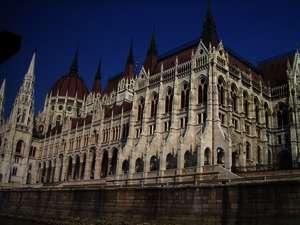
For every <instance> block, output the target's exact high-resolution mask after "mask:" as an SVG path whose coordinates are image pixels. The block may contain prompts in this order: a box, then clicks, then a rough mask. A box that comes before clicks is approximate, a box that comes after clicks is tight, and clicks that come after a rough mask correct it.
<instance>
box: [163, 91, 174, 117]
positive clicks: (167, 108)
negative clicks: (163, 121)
mask: <svg viewBox="0 0 300 225" xmlns="http://www.w3.org/2000/svg"><path fill="white" fill-rule="evenodd" d="M172 104H173V91H172V89H171V88H168V93H167V95H166V102H165V113H170V112H172Z"/></svg>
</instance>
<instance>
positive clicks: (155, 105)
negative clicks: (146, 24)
mask: <svg viewBox="0 0 300 225" xmlns="http://www.w3.org/2000/svg"><path fill="white" fill-rule="evenodd" d="M170 38H171V37H170ZM149 39H150V38H149ZM35 61H36V53H34V54H33V56H32V58H31V61H30V64H29V66H28V70H27V72H26V73H25V76H24V79H23V82H22V84H21V86H20V88H19V91H18V93H17V95H16V98H15V101H14V104H13V106H12V109H11V112H10V115H9V118H4V101H5V80H4V81H3V82H2V86H1V90H0V113H1V114H0V183H1V185H5V184H9V183H13V184H20V185H27V184H28V185H29V184H30V185H50V186H51V184H53V185H54V184H70V183H72V184H74V183H76V184H78V185H80V184H81V185H82V184H89V183H99V184H106V183H109V182H118V181H124V180H126V181H128V182H130V181H132V182H133V181H135V180H144V181H147V180H148V181H149V182H160V181H163V180H164V179H168V178H170V177H175V178H176V177H179V178H180V177H181V178H182V179H183V178H184V176H186V175H189V174H196V175H199V179H201V176H202V175H203V177H204V176H205V174H210V173H211V174H220V176H219V177H218V178H222V177H234V176H238V174H241V173H248V172H253V171H255V172H258V171H269V170H285V169H293V168H298V167H299V165H300V155H299V154H300V55H299V52H298V51H297V50H294V51H291V52H289V53H286V54H282V55H280V56H277V57H273V58H270V59H266V60H264V61H262V62H261V63H259V64H255V65H254V64H251V63H250V62H248V61H247V60H245V59H243V58H242V57H240V56H239V55H238V54H236V53H235V52H234V51H233V50H231V49H230V48H227V47H226V45H225V44H224V43H223V42H222V41H221V40H220V39H219V36H218V32H217V29H216V25H215V21H214V18H213V15H212V12H211V9H210V7H209V8H208V10H207V13H206V17H205V20H204V24H203V29H202V33H201V35H200V38H198V39H196V40H194V41H191V42H188V43H186V44H183V45H182V46H180V47H178V48H175V49H174V50H171V51H169V52H168V53H166V54H162V55H161V54H159V53H158V49H157V47H156V39H155V34H154V33H153V34H152V37H151V40H150V43H149V47H148V50H147V52H146V56H145V60H144V63H143V65H142V66H141V68H140V70H139V71H138V73H136V72H135V71H136V70H135V67H136V66H135V62H134V57H133V47H132V45H131V46H130V48H129V53H128V57H127V60H126V62H125V63H124V64H125V66H124V70H123V72H122V73H120V74H118V75H116V76H114V77H112V78H111V79H110V80H109V81H108V84H107V85H106V87H105V88H104V87H102V85H101V64H100V63H99V67H98V68H97V69H96V72H95V78H94V82H93V86H92V88H91V89H89V88H88V87H87V86H86V85H85V82H84V80H83V79H82V78H81V77H80V73H79V70H78V62H77V52H76V53H75V55H74V58H73V60H72V62H71V66H70V69H69V72H67V73H66V74H65V75H63V76H62V77H61V78H60V79H59V80H57V81H56V82H55V83H54V84H53V85H52V87H51V89H50V90H49V92H48V94H47V96H46V99H45V101H44V106H43V109H42V111H41V112H40V113H38V114H35V109H34V101H35V100H34V98H35V97H34V94H35V91H34V86H35V76H36V75H35V66H36V65H35ZM70 61H71V60H70ZM179 178H178V179H179ZM151 179H152V181H151Z"/></svg>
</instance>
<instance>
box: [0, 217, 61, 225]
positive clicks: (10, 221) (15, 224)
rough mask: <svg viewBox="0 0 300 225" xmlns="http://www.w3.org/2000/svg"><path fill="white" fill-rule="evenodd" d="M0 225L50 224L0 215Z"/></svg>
mask: <svg viewBox="0 0 300 225" xmlns="http://www.w3.org/2000/svg"><path fill="white" fill-rule="evenodd" d="M0 225H48V224H46V223H41V222H33V221H29V220H26V219H18V218H8V217H2V216H0ZM57 225H59V224H57Z"/></svg>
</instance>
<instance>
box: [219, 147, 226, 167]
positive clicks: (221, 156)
mask: <svg viewBox="0 0 300 225" xmlns="http://www.w3.org/2000/svg"><path fill="white" fill-rule="evenodd" d="M224 158H225V153H224V150H223V149H222V148H217V163H218V164H224Z"/></svg>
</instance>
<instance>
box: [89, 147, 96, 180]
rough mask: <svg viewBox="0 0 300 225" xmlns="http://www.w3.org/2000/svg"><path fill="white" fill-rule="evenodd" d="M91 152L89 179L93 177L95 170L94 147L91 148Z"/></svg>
mask: <svg viewBox="0 0 300 225" xmlns="http://www.w3.org/2000/svg"><path fill="white" fill-rule="evenodd" d="M91 153H92V161H91V172H90V179H95V170H96V149H95V148H92V149H91Z"/></svg>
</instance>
